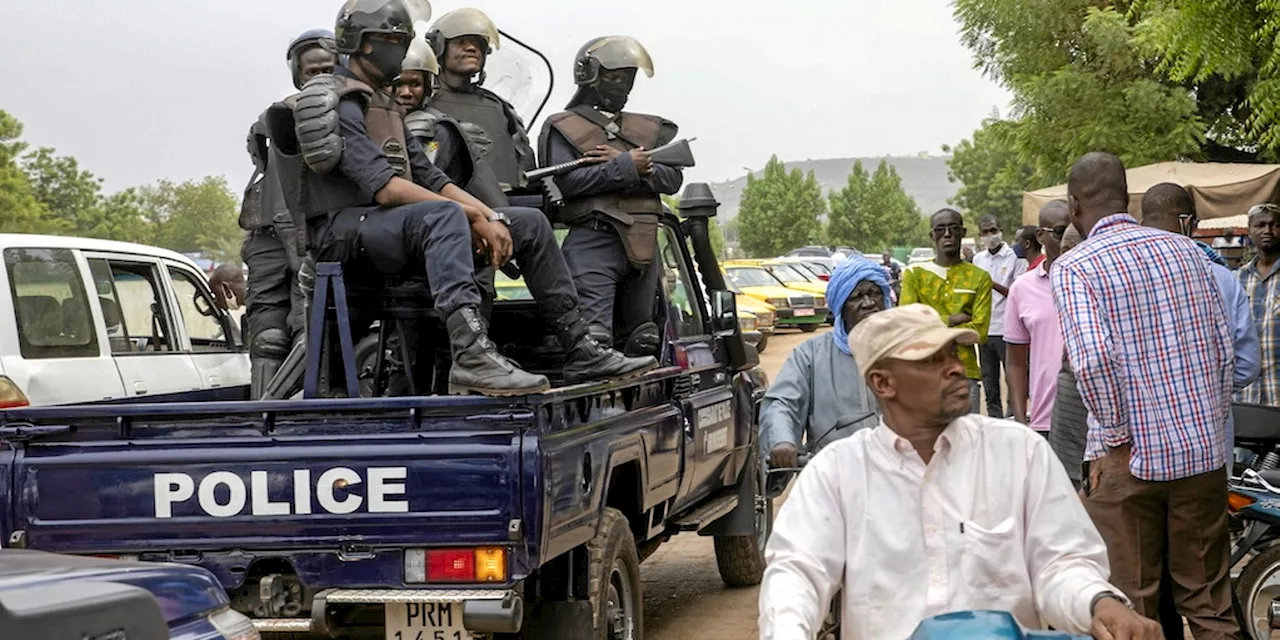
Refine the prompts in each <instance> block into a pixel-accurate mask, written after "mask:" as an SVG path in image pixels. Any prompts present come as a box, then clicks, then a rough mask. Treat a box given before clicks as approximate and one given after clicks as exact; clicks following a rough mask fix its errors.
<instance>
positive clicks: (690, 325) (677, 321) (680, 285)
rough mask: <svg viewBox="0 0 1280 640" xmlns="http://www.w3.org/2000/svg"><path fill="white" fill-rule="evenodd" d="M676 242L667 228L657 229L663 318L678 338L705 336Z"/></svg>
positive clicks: (694, 295)
mask: <svg viewBox="0 0 1280 640" xmlns="http://www.w3.org/2000/svg"><path fill="white" fill-rule="evenodd" d="M677 242H679V240H677V239H676V238H675V237H674V232H672V231H671V229H668V228H667V227H659V231H658V252H659V253H660V254H661V258H660V259H661V260H662V265H661V266H662V274H661V279H662V285H663V287H664V291H665V292H666V294H667V295H666V297H667V316H668V318H669V319H670V321H671V323H672V325H673V326H674V327H675V328H676V331H677V332H678V333H679V334H680V337H682V338H689V337H693V336H701V335H706V333H707V332H706V330H705V329H704V328H703V326H704V325H703V324H702V313H701V310H700V309H699V307H698V297H697V295H696V293H695V291H696V290H695V289H694V287H696V286H697V283H695V282H694V280H693V278H692V277H690V274H689V270H688V269H687V268H686V267H685V264H684V261H683V260H681V259H680V252H679V251H676V247H675V243H677Z"/></svg>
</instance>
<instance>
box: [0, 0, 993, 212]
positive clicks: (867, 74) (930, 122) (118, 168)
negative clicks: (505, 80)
mask: <svg viewBox="0 0 1280 640" xmlns="http://www.w3.org/2000/svg"><path fill="white" fill-rule="evenodd" d="M340 6H341V2H340V0H257V1H256V2H255V1H252V0H206V1H205V2H196V1H194V0H29V1H21V0H20V1H18V2H10V3H7V6H6V8H5V12H4V14H5V17H4V22H5V26H6V28H5V36H6V42H7V43H8V50H9V52H10V54H11V55H8V56H4V57H3V58H0V78H4V80H3V84H4V90H3V91H0V109H3V110H6V111H8V112H10V113H11V114H13V115H14V116H16V117H17V118H18V119H19V120H21V121H22V122H23V123H24V124H25V125H26V131H25V134H24V136H23V137H24V140H26V141H27V142H29V143H30V144H31V145H32V146H51V147H54V148H56V149H57V151H58V152H59V153H61V154H67V155H73V156H75V157H76V158H78V159H79V160H80V163H81V165H82V166H83V167H84V168H86V169H88V170H90V171H92V172H93V173H95V174H97V175H98V176H100V177H102V178H105V180H106V188H107V190H108V191H115V190H118V189H122V188H124V187H127V186H130V185H135V184H143V183H148V182H151V181H153V180H156V179H158V178H169V179H173V180H185V179H189V178H199V177H201V176H204V175H207V174H215V175H219V174H220V175H226V176H227V178H228V180H229V181H230V183H231V185H232V188H233V189H238V188H240V186H241V184H242V183H243V182H245V181H246V180H247V179H248V177H249V173H250V170H251V166H250V164H249V159H248V156H247V154H246V152H245V142H244V140H245V134H246V132H247V130H248V126H249V124H250V123H251V122H252V121H253V119H254V118H256V117H257V115H258V113H259V112H260V111H261V110H262V109H263V108H265V107H266V106H267V105H269V104H270V103H271V102H273V101H275V100H278V99H279V98H281V97H283V96H285V95H287V94H288V93H290V92H292V85H291V83H290V80H289V75H288V71H287V69H286V67H285V62H284V49H285V47H286V46H287V44H288V42H289V40H291V39H292V38H293V37H294V36H296V35H297V34H298V33H299V32H301V31H303V30H305V29H308V28H312V27H327V28H332V27H333V19H334V16H335V15H336V13H337V11H338V8H339V7H340ZM460 6H474V7H477V8H479V9H482V10H483V11H485V12H486V13H488V14H489V16H490V17H491V18H493V20H494V21H495V22H496V23H497V24H498V26H499V27H500V28H502V29H503V30H504V31H508V32H510V33H511V34H512V35H514V36H516V37H518V38H520V39H521V40H524V41H525V42H527V43H529V44H530V45H532V46H534V47H537V48H538V49H540V50H541V51H542V52H543V53H544V54H546V56H547V57H548V58H550V59H551V61H552V63H553V65H555V72H556V74H557V81H556V87H555V92H554V94H553V95H552V98H551V102H550V103H549V104H548V107H547V110H546V111H544V113H543V115H544V116H545V115H546V113H547V112H551V111H556V110H559V109H561V108H562V107H563V106H564V103H565V102H566V100H567V99H568V97H569V95H570V94H571V93H572V79H571V75H570V71H571V64H572V58H573V55H574V54H575V53H576V51H577V49H578V48H579V47H580V46H581V45H582V43H584V42H585V41H587V40H589V39H590V38H592V37H595V36H599V35H607V34H625V35H632V36H635V37H636V38H638V39H639V40H640V41H641V42H642V43H643V44H644V45H645V46H646V47H647V48H648V49H649V52H650V54H651V55H652V57H653V59H654V66H655V68H656V75H655V76H654V77H653V78H652V79H647V78H644V77H643V76H642V77H641V78H640V79H638V80H637V83H636V89H635V92H634V93H633V95H632V100H631V102H630V104H629V105H628V108H629V109H632V110H635V111H643V112H649V113H659V114H662V115H663V116H665V117H667V118H670V119H671V120H674V121H675V122H676V123H678V124H679V125H680V127H681V132H682V134H683V135H685V136H696V137H697V138H698V141H697V142H696V143H695V153H696V155H697V159H698V167H697V168H696V169H692V170H690V171H689V172H688V173H687V174H686V175H687V179H693V180H708V181H716V180H723V179H728V178H733V177H737V176H740V175H743V174H744V173H745V171H744V170H743V167H749V168H752V169H759V168H760V167H762V166H764V163H765V161H767V160H768V158H769V155H770V154H772V153H776V154H778V156H779V157H780V158H782V159H783V160H794V161H799V160H805V159H817V158H832V157H848V156H879V155H906V154H915V153H918V152H922V151H927V152H931V153H934V154H937V153H940V147H941V145H943V144H947V143H955V142H958V141H959V140H960V139H962V138H964V137H967V136H968V135H969V134H970V133H971V132H972V131H973V129H974V128H976V127H977V126H978V125H979V124H980V122H981V120H982V119H983V118H984V117H986V116H987V115H988V114H989V113H990V112H991V110H992V109H993V108H996V107H998V108H1001V109H1003V108H1004V106H1005V104H1006V103H1007V102H1008V99H1009V96H1008V94H1007V92H1005V91H1004V90H1003V89H1001V88H1000V87H998V86H996V85H995V84H993V83H992V82H990V81H989V80H987V79H985V78H983V77H982V76H981V75H980V74H979V73H978V72H977V71H974V70H973V69H972V65H971V57H970V55H969V52H968V51H967V50H966V49H964V48H963V47H962V46H961V45H960V44H959V41H958V38H957V35H956V29H957V27H956V24H955V22H954V20H953V19H952V16H951V7H950V5H949V3H948V2H946V1H945V0H803V1H801V2H792V3H788V2H777V1H774V2H763V1H761V0H649V1H648V2H635V1H633V0H597V1H596V2H590V1H588V0H538V1H537V2H529V1H527V0H522V1H516V0H475V1H474V2H473V3H472V4H471V5H457V4H447V3H443V2H438V3H435V4H434V11H435V15H437V16H439V15H442V14H443V13H445V12H447V11H449V10H452V9H455V8H459V7H460ZM539 124H540V123H539ZM535 135H536V131H535Z"/></svg>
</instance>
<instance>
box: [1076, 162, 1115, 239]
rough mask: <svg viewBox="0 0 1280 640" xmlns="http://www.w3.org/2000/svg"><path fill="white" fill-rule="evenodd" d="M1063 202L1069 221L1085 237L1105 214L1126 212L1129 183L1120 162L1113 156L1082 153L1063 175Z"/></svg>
mask: <svg viewBox="0 0 1280 640" xmlns="http://www.w3.org/2000/svg"><path fill="white" fill-rule="evenodd" d="M1067 202H1068V203H1069V204H1070V206H1071V222H1072V224H1074V225H1075V226H1076V227H1077V228H1078V229H1079V231H1080V234H1081V235H1082V236H1087V235H1088V234H1089V232H1090V231H1091V230H1093V225H1095V224H1097V223H1098V221H1099V220H1101V219H1102V218H1105V217H1107V216H1109V215H1114V214H1117V213H1122V212H1124V211H1127V210H1128V209H1129V182H1128V179H1127V178H1126V177H1125V174H1124V163H1123V162H1121V161H1120V158H1118V157H1116V155H1115V154H1113V153H1107V152H1105V151H1094V152H1092V153H1086V154H1084V155H1083V156H1081V158H1080V159H1079V160H1077V161H1076V163H1075V164H1074V165H1072V166H1071V173H1070V174H1068V176H1067Z"/></svg>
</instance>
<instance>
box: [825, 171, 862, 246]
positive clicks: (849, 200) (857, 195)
mask: <svg viewBox="0 0 1280 640" xmlns="http://www.w3.org/2000/svg"><path fill="white" fill-rule="evenodd" d="M870 187H871V174H869V173H867V170H866V169H865V168H863V166H862V161H861V160H857V161H855V162H854V163H853V169H852V170H851V171H850V172H849V178H848V180H846V181H845V184H844V188H843V189H838V190H835V191H832V192H831V193H830V194H828V195H827V200H828V201H829V202H830V205H831V209H830V213H829V214H827V244H829V245H842V246H851V247H858V248H859V249H861V248H862V245H861V244H859V242H860V241H863V240H865V239H866V229H864V228H863V227H862V225H861V218H862V216H863V215H864V210H865V207H864V206H863V200H864V199H865V198H866V193H867V189H868V188H870Z"/></svg>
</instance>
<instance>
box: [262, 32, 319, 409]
mask: <svg viewBox="0 0 1280 640" xmlns="http://www.w3.org/2000/svg"><path fill="white" fill-rule="evenodd" d="M334 46H335V45H334V40H333V33H332V32H330V31H328V30H327V29H312V30H309V31H305V32H303V33H302V35H300V36H298V37H297V38H294V40H293V42H290V43H289V48H288V49H287V50H286V52H285V61H286V63H287V64H288V66H289V72H290V75H291V76H292V78H293V86H294V88H297V89H301V88H302V85H303V84H305V83H306V82H307V81H308V80H310V79H311V78H314V77H315V76H317V75H319V74H322V73H330V72H332V71H333V67H334V65H336V64H337V63H338V54H337V50H336V49H335V48H334ZM248 146H249V156H250V157H251V158H252V159H253V166H254V172H253V177H252V178H250V179H249V185H248V186H247V187H246V188H245V197H244V203H243V205H242V206H241V209H240V227H241V228H243V229H244V230H245V237H244V243H243V244H242V245H241V247H240V258H241V260H243V261H244V263H245V264H246V265H248V267H249V278H248V293H247V296H246V308H245V320H246V322H245V324H246V327H247V329H246V332H245V336H244V340H245V343H246V344H247V345H248V347H249V360H250V363H251V374H250V393H251V396H250V397H252V398H254V399H257V398H260V397H262V393H263V390H264V386H265V385H266V383H267V382H268V381H270V380H271V377H272V376H273V375H275V373H276V371H277V370H278V369H279V368H280V364H281V363H282V362H283V361H284V359H285V357H286V356H288V355H289V349H290V348H291V346H292V344H293V342H294V341H295V340H299V339H301V337H302V333H303V329H304V325H305V322H306V320H305V318H304V316H303V307H304V301H303V294H302V290H301V289H300V288H299V287H298V284H297V280H298V278H297V274H298V270H299V268H300V267H301V258H300V256H301V255H304V254H305V247H304V248H302V249H301V250H300V248H299V238H298V237H297V236H298V233H297V228H296V226H295V225H294V223H293V217H292V215H291V214H290V213H289V209H288V207H287V206H286V205H285V202H284V197H283V194H282V193H281V191H280V181H279V179H278V177H277V176H276V174H275V172H274V170H273V168H272V167H270V166H269V165H270V162H269V158H270V144H269V139H268V135H267V129H266V112H265V111H264V112H263V114H262V115H260V116H259V117H258V120H257V121H255V122H254V123H253V125H252V126H251V127H250V129H249V139H248Z"/></svg>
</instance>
